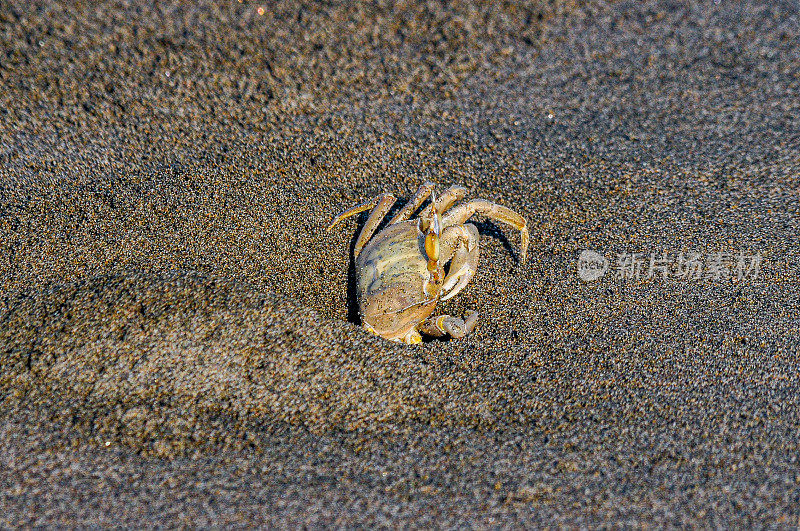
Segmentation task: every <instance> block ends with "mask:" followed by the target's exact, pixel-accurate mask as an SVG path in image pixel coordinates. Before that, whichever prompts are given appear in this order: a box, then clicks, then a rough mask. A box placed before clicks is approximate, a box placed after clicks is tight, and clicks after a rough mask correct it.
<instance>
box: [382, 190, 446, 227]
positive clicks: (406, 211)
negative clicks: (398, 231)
mask: <svg viewBox="0 0 800 531" xmlns="http://www.w3.org/2000/svg"><path fill="white" fill-rule="evenodd" d="M434 186H435V185H434V184H433V183H432V182H430V181H426V182H425V183H423V184H422V186H420V187H419V188H418V189H417V193H416V194H414V197H412V198H411V199H409V200H408V203H406V204H405V205H404V206H403V208H401V209H400V212H398V213H397V214H395V216H394V217H393V218H392V220H391V221H390V222H389V225H394V224H395V223H399V222H401V221H405V220H407V219H408V218H410V217H411V214H413V213H414V211H415V210H416V209H418V208H419V206H420V205H421V204H422V203H423V202H425V200H426V199H427V198H428V196H430V195H431V192H433V188H434Z"/></svg>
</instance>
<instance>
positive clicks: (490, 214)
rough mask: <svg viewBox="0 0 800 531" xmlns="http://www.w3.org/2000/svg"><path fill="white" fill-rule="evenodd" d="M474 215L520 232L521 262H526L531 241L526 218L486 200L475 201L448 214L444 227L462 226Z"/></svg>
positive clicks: (444, 220)
mask: <svg viewBox="0 0 800 531" xmlns="http://www.w3.org/2000/svg"><path fill="white" fill-rule="evenodd" d="M474 214H483V215H484V216H486V217H487V218H490V219H494V220H496V221H500V222H502V223H506V224H508V225H511V226H512V227H514V228H515V229H517V230H518V231H520V237H521V238H522V243H521V246H520V247H521V251H520V262H524V261H525V258H526V257H527V256H528V241H529V240H530V235H529V234H528V226H527V223H526V222H525V218H523V217H522V216H521V215H519V214H518V213H516V212H514V211H513V210H511V209H510V208H507V207H504V206H502V205H498V204H496V203H492V202H490V201H486V200H485V199H473V200H472V201H470V202H468V203H462V204H460V205H458V206H457V207H455V208H454V209H452V210H450V211H449V212H447V214H445V215H444V217H443V218H442V225H443V226H444V227H450V226H453V225H461V224H462V223H464V222H465V221H467V220H468V219H469V218H471V217H472V216H473V215H474Z"/></svg>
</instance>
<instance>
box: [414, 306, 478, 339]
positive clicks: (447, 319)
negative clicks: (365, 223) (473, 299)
mask: <svg viewBox="0 0 800 531" xmlns="http://www.w3.org/2000/svg"><path fill="white" fill-rule="evenodd" d="M477 322H478V314H477V313H476V312H472V313H470V314H469V315H468V316H467V318H466V320H464V319H459V318H458V317H453V316H452V315H446V314H445V315H440V316H438V317H428V318H427V319H425V321H423V322H422V324H421V325H420V326H419V331H420V332H422V333H423V334H426V335H429V336H434V337H442V336H444V335H445V334H450V337H454V338H459V337H464V336H465V335H467V334H469V333H470V332H472V331H473V330H474V329H475V325H476V324H477Z"/></svg>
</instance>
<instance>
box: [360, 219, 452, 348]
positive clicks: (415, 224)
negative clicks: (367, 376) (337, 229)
mask: <svg viewBox="0 0 800 531" xmlns="http://www.w3.org/2000/svg"><path fill="white" fill-rule="evenodd" d="M425 236H426V233H425V232H424V231H423V230H422V220H421V219H416V220H410V221H403V222H400V223H396V224H394V225H390V226H388V227H387V228H385V229H384V230H383V231H381V232H380V233H379V234H377V235H376V236H374V237H373V238H372V239H371V240H370V241H369V243H368V244H367V245H366V246H365V247H364V249H363V250H362V251H361V254H359V255H358V258H357V259H356V279H357V293H358V306H359V309H360V312H361V321H362V323H363V325H364V327H365V328H367V329H368V330H369V331H371V332H373V333H375V334H378V335H380V336H382V337H385V338H386V339H392V340H401V339H402V338H404V337H405V336H406V335H408V334H409V333H410V332H412V331H413V330H415V329H416V327H417V325H419V323H421V322H422V321H424V320H425V319H427V318H428V317H429V316H430V315H431V313H433V310H434V308H436V304H437V302H438V301H439V297H440V293H441V289H442V284H443V282H444V268H442V266H441V265H438V264H437V265H436V267H435V269H433V270H432V271H429V270H428V267H429V266H428V264H429V258H428V255H427V253H426V250H425Z"/></svg>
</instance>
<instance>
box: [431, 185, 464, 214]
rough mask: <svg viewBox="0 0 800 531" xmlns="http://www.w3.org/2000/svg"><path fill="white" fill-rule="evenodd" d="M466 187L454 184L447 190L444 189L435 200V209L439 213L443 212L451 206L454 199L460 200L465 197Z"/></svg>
mask: <svg viewBox="0 0 800 531" xmlns="http://www.w3.org/2000/svg"><path fill="white" fill-rule="evenodd" d="M466 195H467V189H466V188H464V187H463V186H459V185H457V184H454V185H453V186H451V187H450V188H448V189H447V190H445V191H444V192H443V193H442V195H441V196H440V197H439V199H438V200H437V201H436V211H437V212H438V213H439V214H440V215H441V214H444V212H445V210H447V209H449V208H450V207H451V206H453V203H455V202H456V201H461V200H462V199H464V197H466Z"/></svg>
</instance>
